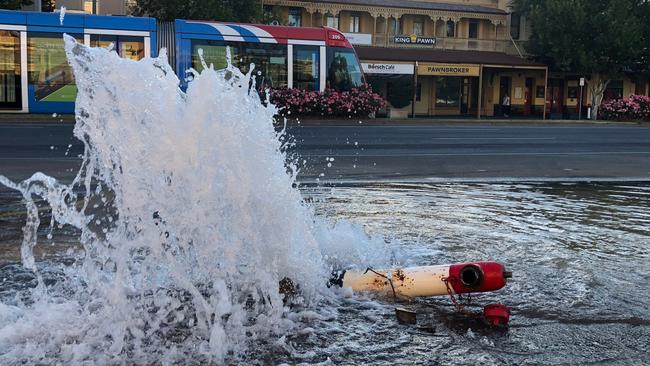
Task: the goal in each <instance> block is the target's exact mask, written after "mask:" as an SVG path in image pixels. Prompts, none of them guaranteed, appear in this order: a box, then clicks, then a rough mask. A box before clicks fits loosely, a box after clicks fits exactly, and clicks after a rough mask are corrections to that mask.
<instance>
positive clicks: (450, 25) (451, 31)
mask: <svg viewBox="0 0 650 366" xmlns="http://www.w3.org/2000/svg"><path fill="white" fill-rule="evenodd" d="M455 34H456V23H454V21H453V20H448V21H447V37H455Z"/></svg>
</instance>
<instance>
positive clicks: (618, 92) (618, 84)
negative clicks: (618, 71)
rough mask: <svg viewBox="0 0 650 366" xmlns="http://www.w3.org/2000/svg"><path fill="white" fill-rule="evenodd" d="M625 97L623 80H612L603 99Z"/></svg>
mask: <svg viewBox="0 0 650 366" xmlns="http://www.w3.org/2000/svg"><path fill="white" fill-rule="evenodd" d="M622 98H623V80H612V81H611V82H610V83H609V85H607V89H605V93H604V95H603V100H613V99H622Z"/></svg>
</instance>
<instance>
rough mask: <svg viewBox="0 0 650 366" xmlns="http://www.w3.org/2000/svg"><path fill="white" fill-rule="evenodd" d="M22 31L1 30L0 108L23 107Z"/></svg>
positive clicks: (16, 108) (18, 108)
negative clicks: (21, 70)
mask: <svg viewBox="0 0 650 366" xmlns="http://www.w3.org/2000/svg"><path fill="white" fill-rule="evenodd" d="M20 61H21V60H20V32H19V31H12V30H0V110H20V109H22V90H21V72H20Z"/></svg>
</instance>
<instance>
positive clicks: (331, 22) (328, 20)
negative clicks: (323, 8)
mask: <svg viewBox="0 0 650 366" xmlns="http://www.w3.org/2000/svg"><path fill="white" fill-rule="evenodd" d="M325 24H326V25H327V26H328V27H330V28H334V29H339V17H338V16H334V15H332V14H327V15H326V16H325Z"/></svg>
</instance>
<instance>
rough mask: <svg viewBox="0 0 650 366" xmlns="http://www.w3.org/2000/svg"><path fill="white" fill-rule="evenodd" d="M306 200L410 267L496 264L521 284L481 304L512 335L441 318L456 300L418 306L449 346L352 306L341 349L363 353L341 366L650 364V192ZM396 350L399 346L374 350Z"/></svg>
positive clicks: (476, 191)
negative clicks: (507, 312)
mask: <svg viewBox="0 0 650 366" xmlns="http://www.w3.org/2000/svg"><path fill="white" fill-rule="evenodd" d="M303 191H304V193H305V195H306V196H308V197H310V199H311V200H313V201H314V204H315V205H316V207H317V209H318V211H320V212H321V213H322V214H325V215H328V216H332V217H337V218H338V217H346V218H350V219H352V220H354V221H356V222H360V223H363V224H364V225H365V226H366V228H367V229H368V231H370V232H373V233H379V234H383V235H385V236H387V237H389V238H392V239H393V240H394V241H395V242H396V243H400V244H399V245H398V246H395V247H394V251H395V258H396V260H398V261H402V262H403V264H406V265H409V264H416V265H420V264H429V263H450V262H451V263H453V262H459V261H475V260H487V259H490V260H497V261H501V262H503V263H506V264H507V265H508V267H509V268H510V269H511V270H513V271H514V274H515V277H514V279H513V281H512V282H511V283H510V284H509V285H508V286H507V287H506V289H505V290H503V291H500V292H498V293H495V294H491V295H487V296H481V297H479V298H478V302H480V303H482V304H485V303H489V302H503V303H505V304H507V305H509V306H511V307H512V308H513V318H512V323H511V325H512V327H511V330H510V332H509V333H508V334H507V335H502V334H494V333H488V334H481V333H480V326H479V325H478V324H471V323H470V324H462V322H459V321H455V320H454V319H453V318H452V321H451V322H450V321H449V316H445V315H443V314H447V313H448V307H446V306H445V305H448V304H449V301H448V300H447V299H439V300H435V301H431V300H420V301H418V302H417V303H416V304H412V305H410V306H412V307H414V309H416V310H418V311H420V312H423V313H427V314H433V318H434V320H433V322H434V324H436V325H437V328H438V333H439V334H438V335H446V336H447V337H431V336H428V335H426V333H422V332H414V333H413V331H412V330H408V329H405V328H404V327H402V326H399V325H396V323H395V321H394V319H393V314H392V307H391V306H386V307H382V308H381V310H377V309H372V310H368V311H360V310H358V309H352V308H353V307H355V306H353V305H351V306H345V307H344V308H345V310H343V311H340V314H342V315H340V316H341V317H342V318H343V319H346V321H348V322H349V323H345V322H343V324H344V325H339V326H340V327H342V328H343V329H345V331H344V332H343V333H344V334H345V335H341V336H340V337H339V338H338V339H339V341H338V342H341V344H346V343H350V344H354V345H356V347H354V348H353V349H351V350H348V351H347V352H342V354H341V355H338V357H336V359H339V360H341V361H342V362H343V363H347V362H349V361H352V362H357V361H358V362H360V361H361V360H364V359H367V360H370V362H371V363H375V364H376V363H385V364H390V363H391V362H395V361H396V360H399V361H400V362H402V363H404V364H405V363H421V364H428V363H430V362H439V363H441V364H447V363H449V364H451V363H453V364H476V363H477V362H478V363H481V362H482V363H483V364H504V363H505V364H513V365H521V364H593V363H604V364H626V365H631V364H648V363H650V355H649V354H648V352H649V351H650V346H649V344H650V310H649V308H650V300H649V299H648V293H650V284H649V282H650V265H648V263H650V262H649V259H650V211H649V210H648V207H650V187H648V186H647V185H627V186H626V185H599V184H553V185H546V184H517V185H511V184H498V185H497V184H485V185H465V184H438V185H422V184H414V185H378V186H362V187H359V186H345V187H332V188H318V187H311V188H304V189H303ZM431 306H433V307H434V308H433V309H432V308H431ZM348 312H352V313H359V312H361V313H362V314H363V313H367V315H365V316H358V315H360V314H356V315H355V316H349V315H348V314H347V313H348ZM373 316H374V317H376V318H375V319H372V320H371V319H369V317H373ZM358 323H364V324H365V326H360V325H359V324H358ZM472 328H473V330H474V331H469V332H467V329H472ZM386 343H388V344H391V345H392V346H393V347H392V348H391V349H390V350H387V351H386V352H375V351H371V350H373V349H375V348H376V347H379V346H380V345H384V346H385V345H386ZM339 357H340V358H339Z"/></svg>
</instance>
